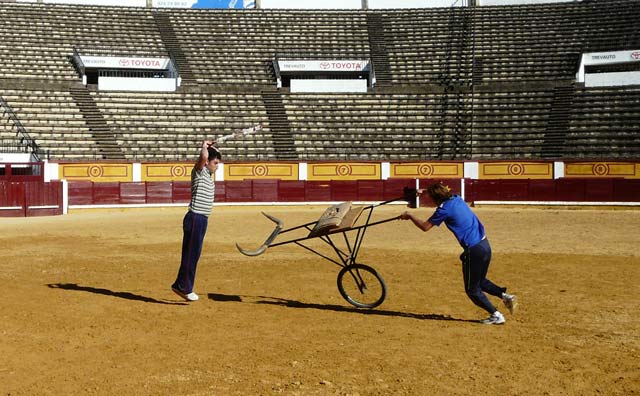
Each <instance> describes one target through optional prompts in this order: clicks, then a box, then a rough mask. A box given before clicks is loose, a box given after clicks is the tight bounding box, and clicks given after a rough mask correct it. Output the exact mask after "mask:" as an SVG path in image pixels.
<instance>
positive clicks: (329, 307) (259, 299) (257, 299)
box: [208, 293, 478, 323]
mask: <svg viewBox="0 0 640 396" xmlns="http://www.w3.org/2000/svg"><path fill="white" fill-rule="evenodd" d="M208 297H209V299H210V300H214V301H218V302H244V303H249V304H266V305H278V306H282V307H287V308H297V309H318V310H323V311H335V312H349V313H355V314H360V315H379V316H397V317H401V318H411V319H419V320H443V321H453V322H468V323H478V321H477V320H469V319H458V318H454V317H451V316H448V315H440V314H421V313H411V312H400V311H389V310H384V309H382V310H381V309H362V308H355V307H347V306H342V305H335V304H312V303H303V302H300V301H295V300H288V299H285V298H278V297H266V296H237V295H227V294H216V293H209V294H208ZM243 298H244V299H245V300H247V301H244V300H243Z"/></svg>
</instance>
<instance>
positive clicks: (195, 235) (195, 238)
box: [172, 211, 208, 294]
mask: <svg viewBox="0 0 640 396" xmlns="http://www.w3.org/2000/svg"><path fill="white" fill-rule="evenodd" d="M207 224H208V218H207V216H204V215H201V214H197V213H193V212H192V211H188V212H187V214H186V215H185V216H184V219H183V221H182V230H183V237H182V259H181V261H180V270H179V271H178V277H177V278H176V281H175V282H174V284H173V285H172V287H173V288H176V289H178V290H180V291H182V292H183V293H185V294H189V293H191V292H192V291H193V284H194V282H195V279H196V268H197V267H198V260H199V259H200V253H202V244H203V241H204V234H205V233H206V232H207Z"/></svg>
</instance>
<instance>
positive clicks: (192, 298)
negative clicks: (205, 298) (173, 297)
mask: <svg viewBox="0 0 640 396" xmlns="http://www.w3.org/2000/svg"><path fill="white" fill-rule="evenodd" d="M171 290H173V292H174V293H176V294H177V295H179V296H180V297H182V298H184V299H185V300H187V301H198V300H199V299H200V297H198V295H197V294H196V293H194V292H191V293H189V294H186V293H184V292H182V291H181V290H179V289H176V288H175V287H172V288H171Z"/></svg>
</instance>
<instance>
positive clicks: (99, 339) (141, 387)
mask: <svg viewBox="0 0 640 396" xmlns="http://www.w3.org/2000/svg"><path fill="white" fill-rule="evenodd" d="M327 206H328V205H327ZM327 206H309V207H217V208H216V209H215V213H214V215H213V216H212V217H211V219H210V223H209V231H208V234H207V236H206V239H205V247H204V252H203V256H202V258H201V261H200V265H199V268H198V274H197V281H196V292H198V293H199V294H200V297H201V299H200V301H198V302H196V303H191V304H187V303H185V302H182V301H180V299H179V298H178V297H177V296H175V295H174V294H173V293H172V292H171V291H170V289H169V285H170V284H171V283H172V282H173V280H174V278H175V275H176V272H177V269H178V265H179V256H180V245H181V238H182V230H181V222H182V217H183V215H184V212H185V208H164V209H128V210H92V211H89V210H76V211H72V213H70V214H69V215H66V216H59V217H41V218H0V246H1V249H0V285H1V286H2V287H1V288H0V299H1V301H2V309H1V310H0V336H1V341H0V357H1V358H0V395H12V396H13V395H220V396H226V395H276V394H283V395H361V396H364V395H501V396H507V395H527V396H528V395H625V396H628V395H637V394H640V304H639V297H638V296H640V282H639V281H638V280H639V279H640V251H639V249H638V246H640V232H639V231H640V210H590V209H581V210H571V209H549V208H546V209H543V208H538V209H536V208H476V209H475V210H476V213H477V214H478V215H479V216H480V218H481V220H482V221H483V222H484V223H485V226H486V228H487V231H488V233H489V239H490V241H491V243H492V246H493V252H494V258H493V262H492V265H491V268H490V271H489V277H490V278H491V279H493V280H494V281H496V283H498V284H504V285H505V286H508V287H509V290H510V291H511V292H513V293H516V294H517V295H518V297H519V298H520V306H519V310H518V311H517V312H516V313H515V314H514V315H509V314H508V313H507V314H506V318H507V323H506V324H505V325H504V326H486V325H481V324H478V323H477V322H476V321H477V320H478V319H482V318H484V317H485V316H486V315H485V313H484V312H483V311H481V310H480V309H478V308H477V307H475V306H474V305H473V304H472V303H471V302H470V301H469V300H468V299H467V297H466V296H465V294H464V289H463V284H462V275H461V271H460V264H459V261H458V256H459V254H460V248H459V246H458V245H457V243H456V241H455V239H454V237H453V235H452V234H451V233H449V232H448V231H447V230H446V229H445V228H444V227H441V228H438V229H434V230H432V231H429V232H428V233H422V232H420V231H419V230H418V229H417V228H415V227H414V226H413V225H412V224H411V223H410V222H403V221H393V222H390V223H387V224H382V225H378V226H375V227H371V228H369V229H368V231H367V236H366V238H365V241H364V246H363V248H362V250H361V252H360V256H359V260H358V261H360V262H362V263H366V264H369V265H371V266H373V267H374V268H376V269H377V270H378V271H379V272H380V274H381V275H382V276H383V277H384V279H385V281H386V283H387V287H388V296H387V299H386V301H385V302H384V303H383V304H382V305H381V306H380V307H378V308H377V309H374V310H362V309H356V308H354V307H352V306H350V305H349V304H348V303H347V302H346V301H345V300H343V299H342V297H341V296H340V294H339V292H338V290H337V287H336V276H337V274H338V270H339V268H338V267H337V266H335V265H333V264H331V263H330V262H328V261H324V260H323V259H322V258H320V257H318V256H316V255H314V254H312V253H310V252H308V251H306V250H304V249H302V248H300V247H298V246H295V245H292V244H289V245H285V246H281V247H276V248H273V249H271V250H268V251H267V252H266V253H265V254H264V255H262V256H259V257H255V258H250V257H245V256H243V255H241V254H239V253H238V251H237V250H236V248H235V242H239V243H240V244H241V245H244V246H246V247H247V248H253V247H257V246H258V245H259V244H260V243H261V242H262V241H263V240H264V239H265V238H266V236H267V235H268V234H269V232H270V231H271V229H272V227H273V223H271V222H270V221H268V220H267V219H265V218H264V217H263V216H262V215H261V214H260V211H261V210H264V211H266V212H268V213H271V214H273V215H275V216H276V217H279V218H281V219H282V220H283V221H284V222H285V226H293V225H299V224H302V223H304V222H307V221H314V220H317V219H318V218H319V216H320V215H321V214H322V212H323V211H324V209H326V207H327ZM402 210H404V207H402V206H395V205H386V206H383V207H380V208H378V209H376V211H375V212H374V217H375V218H378V219H383V218H387V217H392V216H395V215H397V214H399V213H400V212H401V211H402ZM431 210H432V209H429V208H423V209H418V211H419V213H421V214H423V215H424V216H425V217H426V216H427V215H428V214H430V213H431ZM316 241H317V240H316ZM493 301H494V302H496V304H497V303H498V301H496V300H495V299H494V300H493ZM498 307H499V308H503V307H502V305H501V304H500V305H498ZM503 312H504V310H503Z"/></svg>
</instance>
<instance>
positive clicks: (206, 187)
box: [171, 140, 222, 301]
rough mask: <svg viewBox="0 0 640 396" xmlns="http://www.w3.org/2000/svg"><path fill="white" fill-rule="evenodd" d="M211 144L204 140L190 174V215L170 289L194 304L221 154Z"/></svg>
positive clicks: (187, 215)
mask: <svg viewBox="0 0 640 396" xmlns="http://www.w3.org/2000/svg"><path fill="white" fill-rule="evenodd" d="M213 144H214V142H212V141H210V140H205V141H204V142H202V146H201V147H200V156H199V157H198V161H197V162H196V164H195V166H194V167H193V169H192V171H191V202H190V203H189V211H188V212H187V214H186V215H185V216H184V219H183V220H182V231H183V237H182V257H181V261H180V269H179V270H178V276H177V277H176V281H175V282H174V283H173V284H172V285H171V290H173V292H174V293H176V294H177V295H179V296H180V297H182V298H184V299H185V300H187V301H197V300H198V295H197V294H196V293H194V291H193V284H194V282H195V278H196V268H197V266H198V260H199V259H200V253H201V252H202V245H203V242H204V235H205V233H206V232H207V224H208V221H209V215H210V214H211V210H212V208H213V199H214V195H215V184H214V182H213V174H214V173H215V171H216V169H218V163H219V162H220V160H221V157H222V156H221V155H220V151H218V149H216V148H215V147H214V146H213Z"/></svg>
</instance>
